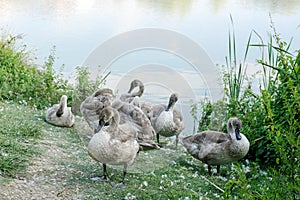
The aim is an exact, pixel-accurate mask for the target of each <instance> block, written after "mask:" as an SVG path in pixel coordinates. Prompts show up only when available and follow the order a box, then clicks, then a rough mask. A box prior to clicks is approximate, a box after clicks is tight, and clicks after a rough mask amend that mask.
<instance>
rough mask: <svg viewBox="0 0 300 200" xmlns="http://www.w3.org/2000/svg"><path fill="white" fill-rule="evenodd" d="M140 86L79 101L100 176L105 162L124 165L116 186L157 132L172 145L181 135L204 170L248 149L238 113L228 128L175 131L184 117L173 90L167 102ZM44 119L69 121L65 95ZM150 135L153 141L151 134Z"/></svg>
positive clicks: (98, 93) (66, 123)
mask: <svg viewBox="0 0 300 200" xmlns="http://www.w3.org/2000/svg"><path fill="white" fill-rule="evenodd" d="M135 88H138V89H137V91H136V89H135ZM143 92H144V85H143V83H142V82H141V81H140V80H133V81H132V82H131V84H130V89H129V91H128V92H127V93H125V94H122V95H121V96H120V98H119V99H116V100H114V99H113V98H114V95H113V92H112V90H111V89H109V88H101V89H99V90H98V91H96V92H94V93H93V94H92V95H91V96H89V97H87V98H86V99H85V100H84V101H83V102H82V103H81V106H80V111H81V113H82V116H83V117H84V119H85V121H86V122H87V123H88V125H89V127H90V128H91V129H92V130H93V132H94V134H93V136H92V138H91V140H90V142H89V144H88V153H89V155H90V156H91V157H92V158H93V159H95V160H96V161H98V162H99V163H102V165H103V176H102V177H101V178H100V180H101V181H107V179H108V174H107V170H106V165H107V164H109V165H123V166H124V168H123V179H122V181H121V182H120V184H119V185H118V187H125V183H124V179H125V176H126V172H127V167H128V165H130V164H131V163H133V161H134V159H135V157H136V156H137V153H138V152H139V151H143V150H153V149H160V148H161V145H160V143H159V136H160V135H161V136H164V137H171V136H176V148H177V145H178V141H180V142H181V144H182V145H183V146H184V147H185V148H186V150H187V151H188V152H189V153H190V154H191V155H192V156H193V157H194V158H196V159H199V160H200V161H202V162H204V163H206V164H208V172H209V175H211V165H217V173H219V171H220V165H221V164H226V163H231V162H234V161H237V160H239V159H241V158H243V157H244V156H245V155H246V154H247V153H248V150H249V146H250V144H249V141H248V139H247V138H246V137H245V136H244V135H243V134H241V133H240V129H241V126H242V123H241V121H240V119H238V118H230V119H229V120H228V123H227V129H228V134H226V133H222V132H217V131H210V130H208V131H203V132H200V133H196V134H193V135H190V136H185V137H179V134H180V133H181V131H182V130H183V129H184V123H183V117H182V113H181V112H180V110H179V109H177V108H176V107H175V104H176V102H177V101H178V94H177V93H173V94H171V95H170V97H169V102H168V104H154V103H150V102H147V101H143V100H142V99H141V96H142V94H143ZM46 121H47V122H49V123H51V124H54V125H57V126H65V127H71V126H72V125H73V123H74V116H73V114H72V112H71V108H69V107H67V96H65V95H63V96H62V97H61V100H60V103H59V104H55V105H53V106H52V107H51V108H49V109H48V110H47V111H46ZM155 135H156V140H157V142H155V141H154V139H153V138H154V137H155Z"/></svg>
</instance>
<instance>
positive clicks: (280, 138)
mask: <svg viewBox="0 0 300 200" xmlns="http://www.w3.org/2000/svg"><path fill="white" fill-rule="evenodd" d="M254 33H255V34H256V35H257V36H258V38H261V37H260V36H259V35H258V34H257V33H256V32H254ZM251 39H252V34H250V37H249V40H248V43H247V48H246V51H245V57H244V59H243V62H242V63H237V58H236V49H235V36H234V34H232V35H230V36H229V57H227V58H226V66H227V69H226V70H225V71H224V72H223V79H224V83H225V84H224V85H225V98H224V100H223V104H222V105H223V106H222V108H224V106H225V108H226V109H221V110H218V109H216V110H215V109H214V108H217V107H220V102H218V103H211V102H206V103H205V104H203V105H204V106H203V105H202V107H201V108H202V113H203V114H202V115H201V116H203V117H200V120H199V121H200V122H199V130H202V127H205V128H206V127H210V124H211V121H212V118H213V115H214V113H216V112H220V111H221V112H223V116H225V118H226V119H228V118H229V117H231V116H237V117H239V118H240V119H241V120H242V121H243V132H244V133H245V134H246V136H247V137H248V139H249V141H250V143H251V144H250V151H249V153H248V156H247V157H246V158H247V159H249V160H250V161H251V162H257V163H258V164H259V165H260V166H261V167H263V168H265V169H266V170H268V171H269V173H270V174H271V176H272V180H273V181H270V182H268V185H267V186H266V187H261V188H260V190H259V191H257V193H250V194H248V196H242V195H241V194H242V192H238V190H241V189H242V190H245V191H246V189H243V188H247V187H250V186H251V185H253V184H251V180H252V177H253V176H252V175H249V174H246V172H244V171H243V170H240V171H239V172H234V173H235V175H236V176H237V177H239V178H238V179H237V180H236V181H230V182H229V183H228V184H227V188H226V193H224V194H226V195H225V196H226V197H229V196H230V195H231V194H234V195H237V196H238V197H240V198H247V199H249V198H250V197H251V198H260V199H263V198H265V197H268V198H270V197H273V198H280V197H284V196H286V195H287V196H289V197H291V198H294V199H297V198H299V187H300V178H299V168H300V163H299V161H300V148H299V145H300V124H299V116H300V115H299V113H300V96H299V93H300V80H299V74H300V73H299V72H300V51H299V50H297V51H294V52H293V53H292V52H291V51H290V50H289V47H290V43H286V42H284V41H282V40H281V38H280V37H279V35H278V34H277V33H276V30H275V29H273V34H272V35H271V36H270V40H269V42H268V44H264V43H263V41H262V40H261V43H259V44H251ZM274 41H275V42H274ZM250 47H252V48H253V47H259V48H260V50H261V52H262V58H261V59H259V60H258V64H260V65H261V67H262V72H263V74H262V77H263V85H261V86H260V93H258V94H257V93H255V92H254V91H253V90H252V87H253V86H252V85H251V83H250V82H248V83H245V80H247V75H246V67H247V66H246V64H245V63H246V62H245V61H246V57H247V53H248V50H249V48H250ZM208 110H209V111H210V112H209V114H210V115H209V116H208V115H207V113H208ZM207 119H210V120H209V121H207ZM226 119H220V120H223V121H226ZM203 121H204V122H208V124H205V123H204V124H203ZM225 130H226V128H225V126H223V131H225ZM280 180H281V181H280ZM283 180H286V181H283ZM287 180H290V181H287ZM283 183H285V186H284V187H283V185H282V184H283ZM234 188H236V189H237V190H236V191H235V189H234ZM263 188H268V189H263ZM270 188H271V189H270ZM243 194H244V193H243Z"/></svg>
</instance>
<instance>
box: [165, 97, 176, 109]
mask: <svg viewBox="0 0 300 200" xmlns="http://www.w3.org/2000/svg"><path fill="white" fill-rule="evenodd" d="M177 101H178V94H177V93H173V94H171V96H170V98H169V104H168V106H167V108H166V111H169V110H170V108H172V107H173V106H174V105H175V103H176V102H177Z"/></svg>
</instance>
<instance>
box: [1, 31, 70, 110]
mask: <svg viewBox="0 0 300 200" xmlns="http://www.w3.org/2000/svg"><path fill="white" fill-rule="evenodd" d="M20 38H21V37H20V36H11V35H9V36H7V37H5V36H3V37H2V39H1V41H0V47H1V48H0V99H4V100H13V101H15V102H19V103H23V104H26V105H27V104H28V105H31V106H35V107H37V108H45V107H48V106H50V105H52V104H54V103H57V102H58V101H59V99H60V97H61V95H62V94H67V95H68V94H69V91H68V89H69V85H68V82H67V81H66V80H64V79H63V78H62V77H61V76H59V75H56V74H55V72H54V70H53V64H54V61H55V56H54V52H55V48H53V49H52V51H51V54H50V55H49V57H48V59H47V60H46V61H45V63H44V65H43V66H42V69H38V68H37V65H35V64H32V63H30V62H29V61H31V60H30V57H29V53H28V52H27V51H26V45H21V47H18V48H17V46H18V45H17V41H18V40H19V39H20Z"/></svg>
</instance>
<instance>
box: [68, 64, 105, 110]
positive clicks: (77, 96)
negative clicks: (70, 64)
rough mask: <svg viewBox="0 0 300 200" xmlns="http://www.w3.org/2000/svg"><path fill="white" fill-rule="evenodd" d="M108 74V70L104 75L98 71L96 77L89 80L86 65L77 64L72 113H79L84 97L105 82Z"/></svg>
mask: <svg viewBox="0 0 300 200" xmlns="http://www.w3.org/2000/svg"><path fill="white" fill-rule="evenodd" d="M109 74H110V72H108V73H107V74H106V75H104V76H102V75H101V74H100V73H98V76H97V77H96V79H95V80H94V81H93V80H90V71H89V69H88V68H87V67H82V66H77V67H76V84H75V88H74V92H73V96H72V98H73V105H72V112H73V113H74V114H77V115H79V114H80V104H81V102H82V101H84V100H85V98H86V97H88V96H90V95H92V94H93V93H94V92H95V91H97V90H98V89H99V88H100V87H101V86H103V85H104V84H105V80H106V78H107V76H108V75H109Z"/></svg>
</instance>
